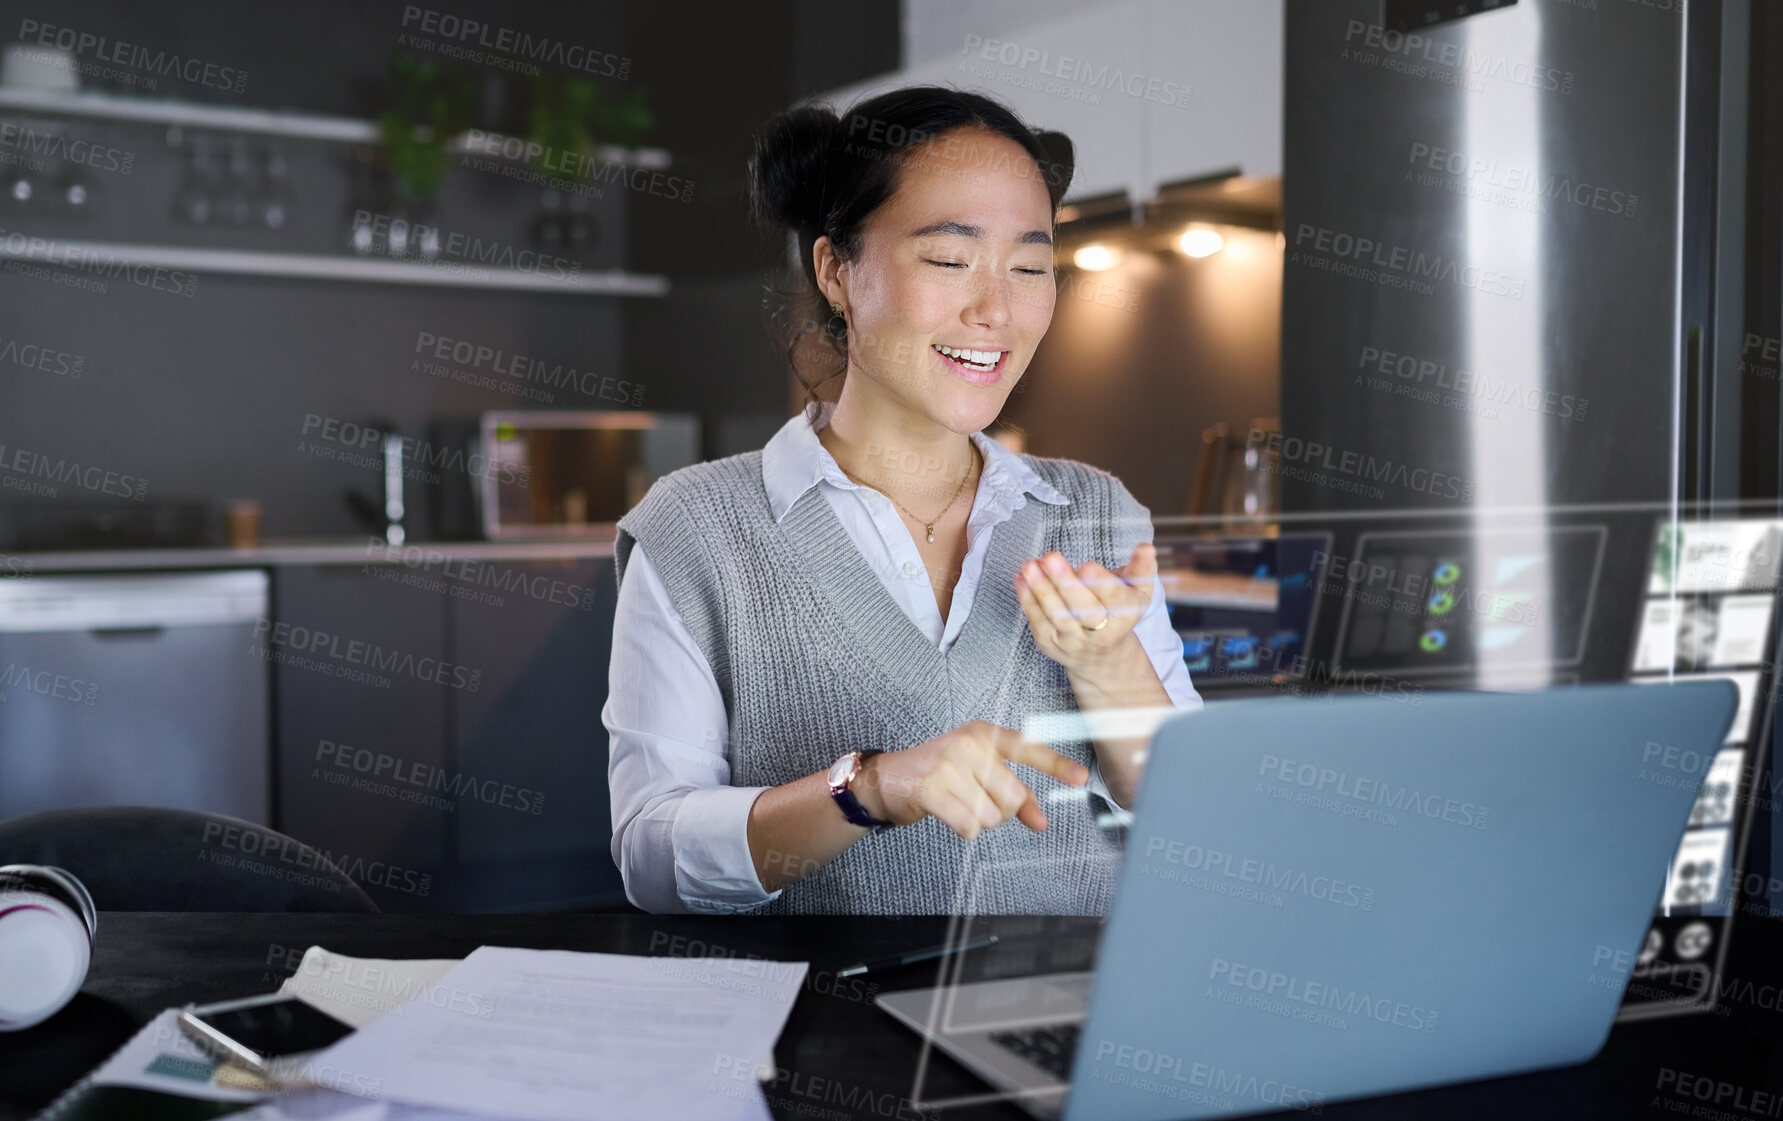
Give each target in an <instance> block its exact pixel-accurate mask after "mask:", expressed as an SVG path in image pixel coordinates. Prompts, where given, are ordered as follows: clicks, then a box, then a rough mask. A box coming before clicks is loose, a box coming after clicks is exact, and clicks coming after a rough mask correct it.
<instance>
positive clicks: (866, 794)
mask: <svg viewBox="0 0 1783 1121" xmlns="http://www.w3.org/2000/svg"><path fill="white" fill-rule="evenodd" d="M1071 170H1072V148H1071V144H1070V141H1069V140H1067V139H1066V138H1065V137H1063V136H1061V135H1059V134H1056V133H1042V134H1036V133H1035V132H1033V131H1031V130H1029V129H1028V128H1027V127H1026V126H1025V125H1023V124H1022V123H1021V122H1020V121H1019V120H1018V119H1017V118H1016V117H1015V116H1014V115H1013V114H1012V113H1010V112H1009V110H1008V109H1006V108H1004V107H1003V106H1002V105H1000V104H998V103H997V102H995V101H993V100H991V99H989V98H985V97H981V96H977V95H975V94H970V93H963V92H959V91H955V90H948V89H942V88H937V87H915V88H907V89H901V90H896V91H893V92H891V93H887V94H883V95H881V96H879V97H875V98H873V99H871V100H869V101H867V102H865V103H863V104H861V105H859V106H857V107H856V108H854V109H853V110H851V111H850V112H849V113H848V114H847V115H846V116H844V117H843V118H842V119H840V120H838V118H837V117H836V116H835V114H833V113H832V112H830V111H829V110H827V109H810V108H806V109H797V110H793V111H791V112H788V113H783V114H781V115H779V116H777V117H776V118H775V119H774V120H773V121H771V122H770V123H769V124H768V125H767V127H766V128H765V129H764V130H763V132H762V134H761V135H760V136H759V137H758V139H757V145H756V155H755V158H754V160H753V161H752V165H751V171H752V175H753V177H754V184H753V185H754V192H755V202H756V209H757V214H758V216H759V217H760V218H762V219H763V220H764V221H765V222H766V223H767V224H769V225H770V226H772V227H783V228H786V229H790V230H792V231H794V232H795V233H796V234H797V239H798V246H799V254H800V258H801V261H802V264H803V270H804V272H803V277H802V282H803V285H804V288H803V291H802V293H801V295H800V297H799V298H800V299H801V300H802V303H801V306H800V309H799V311H800V313H799V315H798V316H795V317H794V322H795V324H796V326H795V327H794V329H793V330H792V331H790V332H789V335H790V338H789V339H788V340H787V341H788V355H789V358H790V359H791V360H792V361H793V364H794V369H795V372H796V373H798V374H799V376H800V378H801V380H802V381H804V382H805V384H806V386H807V388H808V389H811V390H813V394H812V400H811V401H810V402H808V404H807V407H806V409H805V411H804V413H803V415H800V416H796V417H793V418H792V419H790V420H789V421H787V423H786V424H785V425H784V426H783V427H782V428H781V429H780V431H779V432H778V433H777V434H776V435H775V436H774V437H773V439H771V440H770V441H769V442H768V444H767V445H766V446H765V447H764V448H762V449H761V450H760V451H756V452H748V453H744V454H742V455H736V456H731V457H728V458H726V459H721V460H716V461H712V462H707V463H701V464H696V465H694V466H692V467H688V468H685V469H683V470H680V471H676V472H674V473H672V474H670V475H668V476H665V477H664V478H662V479H659V480H658V481H657V482H656V483H655V484H654V485H653V486H652V487H651V489H650V491H649V493H648V494H647V495H646V496H645V498H644V499H643V501H642V502H640V503H639V504H638V505H637V507H636V508H634V509H633V510H632V511H631V512H630V513H629V514H627V515H626V516H625V518H624V519H623V520H621V521H620V523H619V534H618V540H617V544H616V549H615V555H616V564H617V567H618V570H619V580H620V591H619V605H618V611H617V615H616V618H615V623H614V635H613V655H612V668H611V680H610V690H611V691H610V694H609V699H608V702H607V706H606V708H605V710H604V712H603V720H604V722H605V724H606V726H607V729H608V731H609V733H610V734H611V737H612V749H611V750H612V753H611V757H610V758H611V762H610V775H609V777H610V784H611V790H612V799H613V823H614V833H613V856H614V860H615V861H616V862H617V863H618V865H619V867H620V869H621V871H622V873H623V875H624V878H625V884H626V892H627V895H628V896H629V897H630V898H631V900H632V901H633V902H634V903H635V904H637V905H638V906H640V907H643V908H645V909H646V910H651V911H682V910H693V911H707V912H732V911H744V910H749V911H757V912H761V913H788V912H823V913H837V912H858V913H872V914H894V913H947V912H956V913H965V912H970V913H1073V914H1083V913H1089V914H1096V913H1102V912H1104V911H1105V910H1106V908H1107V905H1108V902H1109V898H1110V893H1111V891H1112V887H1113V878H1114V870H1115V866H1116V863H1117V861H1118V856H1119V849H1118V847H1117V846H1116V845H1115V843H1114V842H1112V841H1111V840H1109V839H1108V838H1107V837H1106V836H1105V835H1104V834H1103V832H1102V831H1101V830H1100V829H1099V828H1098V826H1097V816H1098V813H1097V807H1096V805H1095V804H1094V803H1095V802H1096V801H1098V800H1110V801H1113V802H1114V803H1116V804H1118V805H1120V806H1122V807H1126V806H1130V805H1131V803H1132V799H1133V793H1134V790H1135V788H1136V786H1137V783H1138V780H1139V775H1140V769H1141V766H1142V763H1143V749H1144V746H1145V741H1144V740H1143V739H1141V738H1126V739H1104V740H1099V741H1097V742H1095V743H1093V744H1092V743H1089V742H1087V741H1076V742H1072V743H1066V744H1064V745H1063V750H1062V751H1054V750H1053V749H1052V748H1049V747H1047V746H1046V745H1045V744H1042V743H1040V742H1037V741H1036V740H1032V739H1028V738H1025V737H1024V736H1023V735H1022V734H1021V733H1020V732H1019V730H1018V729H1020V728H1021V727H1022V725H1023V724H1024V722H1025V721H1026V720H1028V719H1029V718H1030V717H1032V716H1034V715H1036V714H1040V713H1045V712H1069V711H1072V710H1077V709H1081V710H1084V711H1090V710H1097V709H1112V708H1124V707H1152V706H1163V705H1171V704H1174V705H1178V706H1185V707H1187V706H1198V705H1199V704H1200V698H1199V697H1198V696H1196V694H1195V691H1194V688H1193V686H1192V685H1191V684H1190V682H1189V679H1188V674H1187V672H1186V670H1185V668H1184V665H1183V660H1182V647H1181V643H1180V641H1179V640H1178V638H1177V636H1176V634H1175V633H1174V632H1173V631H1172V630H1171V628H1170V625H1169V620H1168V617H1167V616H1166V614H1165V611H1164V605H1163V590H1162V586H1161V584H1160V583H1159V582H1158V580H1157V575H1156V572H1157V565H1156V557H1155V553H1154V550H1153V548H1152V546H1151V544H1150V538H1151V521H1150V515H1149V513H1148V511H1147V510H1146V509H1145V507H1143V506H1141V505H1140V504H1139V503H1138V502H1137V501H1136V500H1135V499H1134V498H1133V496H1132V495H1131V494H1129V493H1128V492H1127V490H1126V488H1125V487H1124V486H1122V485H1121V483H1120V482H1119V481H1118V480H1116V479H1115V478H1114V477H1113V476H1111V475H1108V474H1107V473H1106V472H1102V471H1100V470H1097V469H1095V468H1092V467H1088V466H1085V465H1083V464H1079V463H1074V462H1071V461H1068V460H1061V459H1048V458H1042V457H1037V456H1029V455H1020V454H1017V453H1014V452H1011V451H1008V450H1006V449H1004V448H1003V447H1001V446H1000V445H999V444H997V443H996V442H995V441H993V440H991V439H989V438H988V437H986V436H985V435H984V434H983V432H982V429H983V428H984V426H985V425H987V424H989V423H991V422H992V421H993V420H995V419H996V417H997V416H998V414H999V413H1000V412H1001V410H1002V408H1003V404H1004V402H1005V400H1006V399H1007V398H1008V396H1009V393H1010V391H1011V389H1012V388H1013V387H1014V386H1015V383H1016V381H1017V379H1019V378H1020V377H1021V375H1022V372H1023V371H1024V370H1025V369H1026V368H1027V365H1028V362H1029V360H1030V359H1032V357H1033V354H1034V350H1035V348H1036V347H1037V346H1038V345H1039V343H1040V339H1041V337H1042V336H1043V335H1045V333H1046V329H1047V326H1048V325H1049V324H1050V322H1051V319H1052V309H1053V302H1054V298H1055V295H1056V291H1057V290H1056V287H1055V281H1054V273H1053V265H1052V257H1053V246H1052V232H1053V228H1054V217H1055V214H1056V212H1057V209H1058V206H1059V201H1060V198H1061V197H1062V196H1063V195H1064V193H1065V190H1066V188H1067V186H1068V184H1069V183H1070V178H1071ZM801 318H802V319H803V320H804V322H802V323H799V322H798V320H799V319H801ZM825 349H827V350H828V352H829V354H830V356H831V358H832V363H831V364H832V367H833V369H832V373H831V375H830V376H832V377H834V376H840V377H842V378H843V381H842V384H841V389H840V392H839V394H838V395H837V397H836V400H835V401H834V402H833V403H830V402H819V401H817V400H816V397H815V392H814V389H815V383H813V382H812V381H809V380H806V378H805V368H808V367H809V366H810V365H811V355H812V352H813V351H817V352H819V353H821V352H822V351H823V350H825ZM827 380H829V379H828V378H821V379H818V381H819V382H821V381H827ZM1018 768H1019V769H1018Z"/></svg>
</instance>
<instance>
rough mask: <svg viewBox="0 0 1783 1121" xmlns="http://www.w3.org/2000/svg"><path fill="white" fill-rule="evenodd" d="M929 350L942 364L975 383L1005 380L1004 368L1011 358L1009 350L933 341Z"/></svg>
mask: <svg viewBox="0 0 1783 1121" xmlns="http://www.w3.org/2000/svg"><path fill="white" fill-rule="evenodd" d="M929 351H930V353H932V354H934V355H935V357H937V358H939V359H940V360H941V363H942V365H944V366H946V367H947V368H948V369H949V370H951V371H953V372H954V373H955V374H957V375H958V376H959V377H960V378H961V379H962V380H964V381H968V382H971V383H972V384H973V385H996V384H997V383H998V382H999V381H1001V380H1003V368H1004V366H1005V365H1007V363H1008V360H1009V352H1008V351H1007V350H995V349H982V348H978V347H953V346H942V345H941V344H940V343H932V344H930V346H929Z"/></svg>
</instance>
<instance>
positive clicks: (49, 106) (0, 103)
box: [0, 88, 670, 171]
mask: <svg viewBox="0 0 1783 1121" xmlns="http://www.w3.org/2000/svg"><path fill="white" fill-rule="evenodd" d="M0 109H5V110H13V111H17V112H31V113H49V114H53V115H56V116H64V117H94V118H99V119H103V120H114V121H138V122H142V123H145V124H160V125H169V126H176V125H177V126H180V127H184V128H209V129H219V130H223V131H227V132H247V133H255V134H258V135H261V136H280V137H287V138H290V139H293V140H322V141H329V142H332V143H336V144H382V143H383V142H384V138H383V133H382V132H381V130H380V129H379V128H378V124H377V122H376V121H367V120H361V119H359V118H356V117H331V116H325V115H322V114H318V113H300V112H291V111H288V110H283V109H279V110H272V109H236V108H232V107H230V106H227V105H199V104H196V103H193V102H186V101H168V100H163V99H160V98H147V97H120V96H117V95H115V94H103V93H51V92H45V91H43V90H21V89H5V88H0ZM505 139H507V138H506V137H502V136H499V135H497V134H494V133H489V134H487V135H486V137H485V144H486V145H489V144H493V145H494V146H499V145H500V143H501V142H502V141H503V140H505ZM449 147H450V150H451V151H452V152H453V153H455V154H464V153H468V152H471V151H472V149H471V148H469V147H468V146H466V144H465V142H464V138H463V137H462V136H461V137H459V138H458V139H457V140H455V141H453V142H452V144H451V145H450V146H449ZM475 152H476V154H478V155H485V156H489V157H490V158H494V159H501V158H504V157H502V156H500V155H497V154H492V153H489V152H487V151H485V150H484V148H482V147H479V148H477V149H475ZM595 153H596V154H597V155H598V156H600V158H601V159H603V160H606V161H607V162H609V163H620V164H626V165H629V166H633V167H642V168H647V169H649V170H651V171H662V170H664V169H666V168H667V167H668V166H669V164H670V156H669V153H668V152H667V151H665V150H663V149H661V148H621V147H618V146H616V145H612V144H604V145H601V146H600V147H598V148H596V149H595Z"/></svg>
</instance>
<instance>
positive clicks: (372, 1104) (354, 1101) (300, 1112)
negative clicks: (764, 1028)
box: [230, 1086, 774, 1121]
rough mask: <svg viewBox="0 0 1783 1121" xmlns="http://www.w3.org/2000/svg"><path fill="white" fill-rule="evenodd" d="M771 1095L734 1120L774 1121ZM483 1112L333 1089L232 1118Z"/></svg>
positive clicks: (470, 1116)
mask: <svg viewBox="0 0 1783 1121" xmlns="http://www.w3.org/2000/svg"><path fill="white" fill-rule="evenodd" d="M773 1116H774V1115H773V1113H772V1112H771V1111H770V1110H769V1109H768V1100H767V1097H766V1096H765V1095H764V1094H763V1093H762V1090H761V1087H760V1086H756V1087H755V1088H754V1090H753V1091H752V1092H750V1093H749V1094H747V1095H745V1096H744V1097H743V1098H742V1099H741V1100H740V1102H739V1103H738V1111H737V1112H736V1113H735V1114H733V1115H732V1117H731V1121H773ZM487 1117H488V1115H487V1114H482V1113H460V1112H457V1111H455V1110H450V1109H434V1108H432V1107H430V1106H424V1105H403V1104H400V1103H397V1102H378V1101H369V1100H367V1099H365V1098H360V1097H355V1096H353V1095H352V1094H342V1093H338V1092H336V1091H333V1090H310V1091H305V1092H303V1093H299V1094H285V1095H283V1096H281V1097H277V1098H274V1099H272V1100H271V1101H268V1102H265V1103H263V1104H262V1105H260V1106H258V1107H257V1108H255V1109H252V1110H249V1111H248V1112H246V1113H236V1114H231V1115H230V1121H486V1119H487Z"/></svg>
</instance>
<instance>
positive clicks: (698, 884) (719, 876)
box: [673, 786, 780, 915]
mask: <svg viewBox="0 0 1783 1121" xmlns="http://www.w3.org/2000/svg"><path fill="white" fill-rule="evenodd" d="M766 789H767V787H765V786H702V787H699V788H698V789H695V790H690V791H688V792H687V794H686V796H685V797H683V798H682V800H681V805H680V807H679V808H678V809H677V810H676V811H675V828H674V833H673V836H674V849H675V893H676V894H677V895H679V896H680V897H681V903H682V905H683V906H685V907H686V908H687V909H688V910H689V911H695V912H699V913H702V914H709V915H728V914H735V913H736V912H738V911H746V910H749V909H751V908H754V907H760V906H761V905H762V904H764V903H770V902H772V901H773V900H775V899H778V898H779V897H780V892H779V891H767V890H766V889H764V888H763V887H762V884H761V878H760V877H759V876H757V875H756V872H755V858H754V857H752V856H751V855H750V854H749V808H750V807H751V806H753V805H754V804H755V800H756V799H757V798H759V797H760V796H761V793H762V791H764V790H766Z"/></svg>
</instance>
